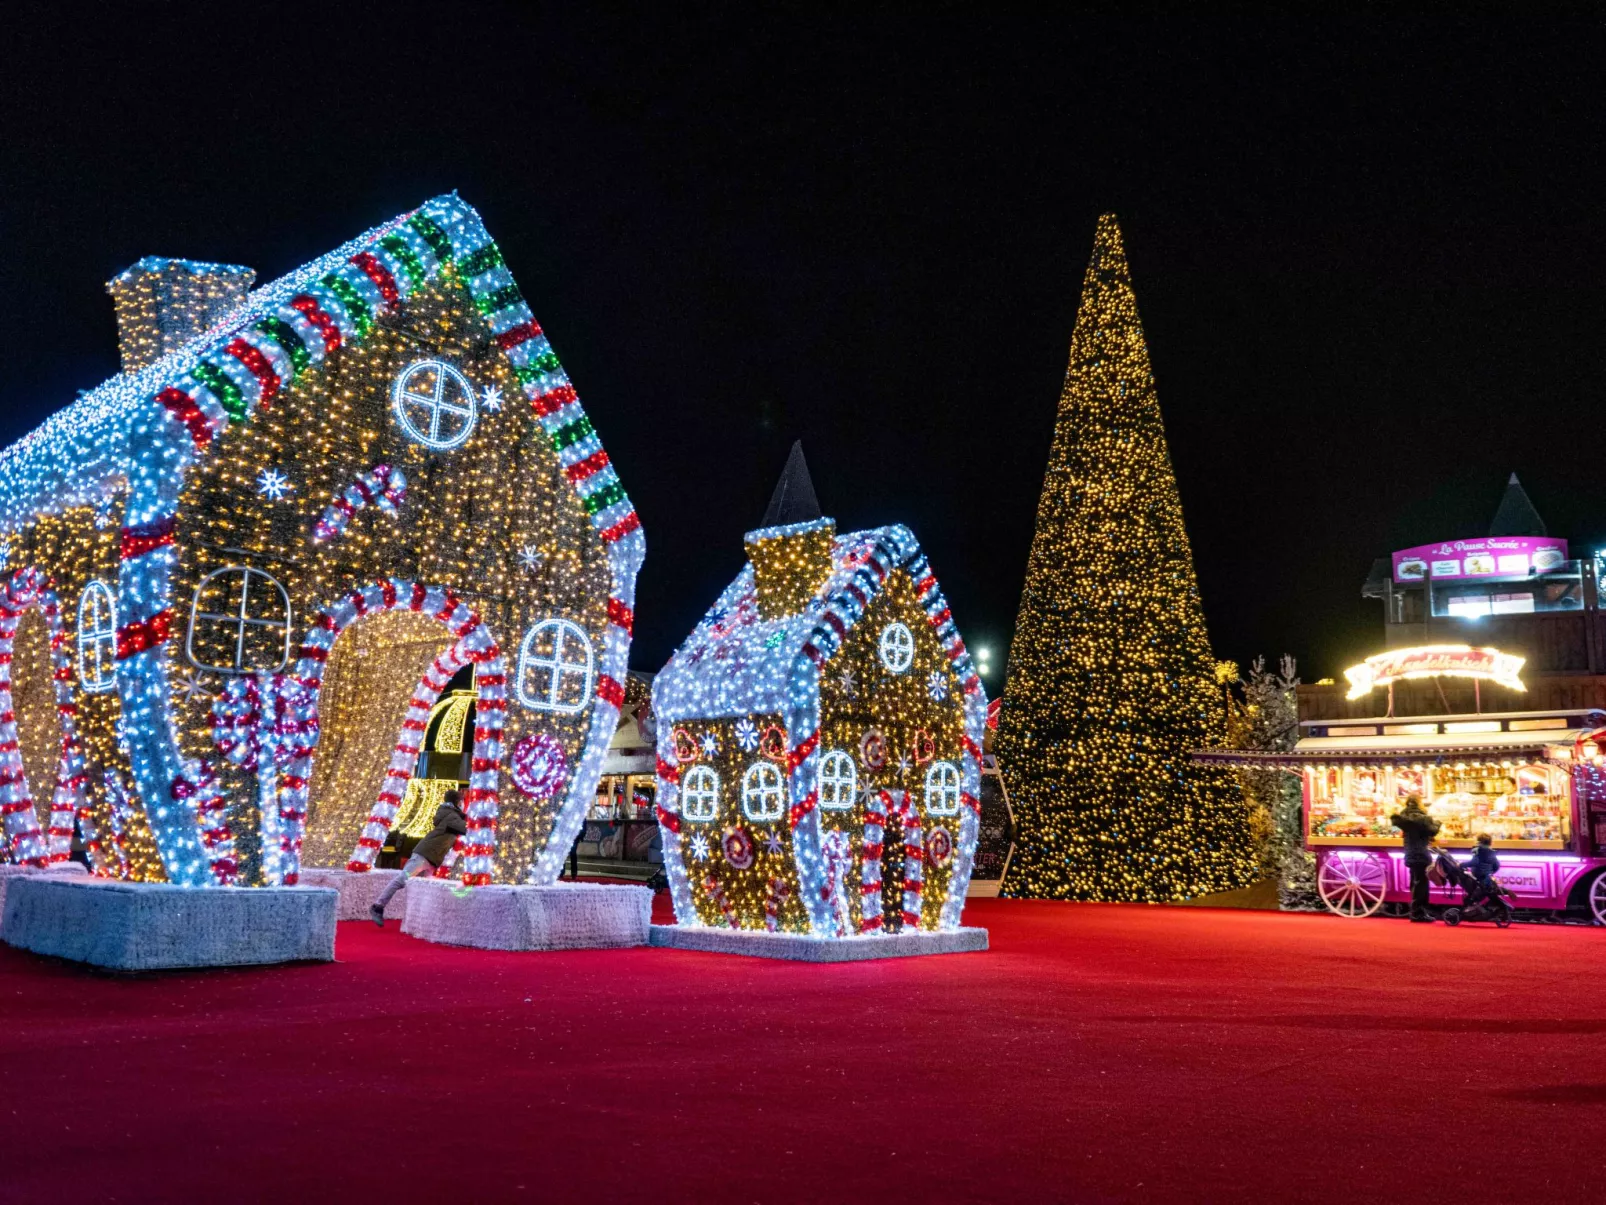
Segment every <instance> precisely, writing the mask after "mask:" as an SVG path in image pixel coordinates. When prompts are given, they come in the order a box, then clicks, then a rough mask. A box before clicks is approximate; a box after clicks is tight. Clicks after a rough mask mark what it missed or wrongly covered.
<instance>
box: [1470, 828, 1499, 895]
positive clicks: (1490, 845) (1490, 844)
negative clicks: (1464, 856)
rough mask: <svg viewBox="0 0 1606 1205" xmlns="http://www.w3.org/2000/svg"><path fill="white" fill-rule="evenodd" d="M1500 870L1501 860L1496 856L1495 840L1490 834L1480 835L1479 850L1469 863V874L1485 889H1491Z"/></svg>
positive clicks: (1476, 850) (1474, 852)
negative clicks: (1496, 872)
mask: <svg viewBox="0 0 1606 1205" xmlns="http://www.w3.org/2000/svg"><path fill="white" fill-rule="evenodd" d="M1499 869H1500V859H1499V858H1497V857H1495V856H1494V838H1493V837H1491V836H1489V834H1488V833H1479V834H1478V848H1477V849H1475V850H1473V851H1472V860H1471V861H1470V862H1468V863H1467V870H1468V872H1469V873H1470V874H1471V875H1472V877H1473V878H1475V879H1477V880H1478V882H1479V883H1481V884H1482V885H1483V886H1484V887H1490V886H1493V884H1494V874H1495V871H1497V870H1499Z"/></svg>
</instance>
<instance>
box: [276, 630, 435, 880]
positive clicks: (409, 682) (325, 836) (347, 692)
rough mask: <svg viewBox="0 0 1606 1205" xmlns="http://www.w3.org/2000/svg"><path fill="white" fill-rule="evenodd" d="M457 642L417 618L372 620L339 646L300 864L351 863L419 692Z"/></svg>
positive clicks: (332, 654)
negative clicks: (416, 690) (433, 665)
mask: <svg viewBox="0 0 1606 1205" xmlns="http://www.w3.org/2000/svg"><path fill="white" fill-rule="evenodd" d="M452 643H453V640H452V637H451V635H450V633H448V632H446V631H445V630H444V629H443V628H442V627H441V625H440V624H439V623H438V622H437V621H436V620H435V619H434V618H433V617H432V616H429V615H423V614H419V613H417V612H414V611H381V612H378V613H377V614H371V615H367V616H365V617H363V618H362V619H359V620H357V621H356V622H355V623H353V624H351V625H350V626H349V627H347V628H346V629H345V630H344V631H343V632H341V634H340V636H339V637H338V638H337V639H336V640H335V642H334V645H333V646H332V647H331V649H330V650H329V660H328V661H327V662H326V663H325V666H324V674H323V688H322V691H321V695H322V704H321V706H320V708H319V726H320V734H319V748H318V757H317V759H316V761H315V762H314V763H313V769H312V783H311V786H310V787H309V789H308V792H307V827H306V835H305V836H304V837H303V839H302V849H301V862H302V865H304V866H344V865H345V864H346V862H347V861H348V860H349V859H350V858H351V852H352V849H353V848H354V847H355V846H356V845H357V842H358V839H359V838H360V837H361V836H362V830H363V826H364V825H365V824H366V823H367V821H368V817H369V815H370V814H371V812H372V811H373V806H374V800H375V798H377V797H378V795H379V793H380V790H381V788H382V787H383V785H384V782H385V778H386V776H387V774H388V773H389V769H390V762H391V756H392V754H393V753H394V751H395V745H396V734H397V733H398V732H400V731H401V727H402V722H403V721H404V720H405V719H406V718H407V709H408V706H409V705H410V704H411V702H412V698H413V691H414V688H415V687H416V686H417V685H418V683H419V681H420V680H421V679H422V678H423V676H424V674H425V672H426V671H427V670H428V669H429V667H430V664H431V663H432V662H433V661H434V660H435V658H436V657H438V656H440V655H441V654H442V653H444V652H446V651H447V650H448V649H449V648H451V646H452Z"/></svg>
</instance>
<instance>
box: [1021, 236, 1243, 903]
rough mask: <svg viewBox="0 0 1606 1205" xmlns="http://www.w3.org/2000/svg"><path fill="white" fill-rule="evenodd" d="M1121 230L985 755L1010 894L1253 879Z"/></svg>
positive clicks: (1090, 306)
mask: <svg viewBox="0 0 1606 1205" xmlns="http://www.w3.org/2000/svg"><path fill="white" fill-rule="evenodd" d="M1215 665H1216V663H1215V659H1214V658H1213V657H1212V655H1211V651H1210V639H1209V636H1208V635H1207V633H1206V632H1205V622H1204V613H1203V609H1202V607H1201V605H1200V601H1199V587H1198V582H1197V580H1196V578H1195V576H1194V570H1193V554H1192V551H1191V550H1190V548H1189V546H1188V533H1187V530H1186V529H1185V528H1184V526H1183V522H1182V503H1181V500H1180V498H1179V497H1178V494H1177V483H1176V477H1175V475H1174V474H1173V473H1172V469H1171V456H1170V452H1169V451H1168V450H1167V447H1166V439H1165V428H1164V425H1163V424H1162V422H1161V419H1160V405H1159V401H1158V399H1157V398H1156V396H1155V390H1154V376H1153V374H1152V373H1151V372H1150V370H1149V353H1148V348H1147V346H1146V345H1145V343H1144V339H1143V327H1142V325H1141V323H1140V322H1139V320H1138V309H1137V300H1136V298H1135V297H1134V296H1133V293H1132V282H1131V278H1130V276H1129V274H1128V271H1127V263H1126V253H1125V251H1124V250H1123V249H1122V245H1121V231H1120V228H1119V227H1118V226H1117V225H1116V221H1115V215H1114V214H1105V215H1104V216H1103V217H1101V218H1100V219H1099V224H1098V233H1097V235H1096V236H1095V238H1094V242H1093V259H1092V262H1091V263H1090V264H1089V265H1088V269H1087V277H1086V279H1085V281H1084V282H1083V286H1082V303H1081V307H1080V309H1079V310H1078V313H1077V317H1076V331H1075V333H1074V334H1073V335H1072V337H1071V358H1070V367H1069V368H1068V370H1067V371H1066V375H1065V387H1064V391H1063V392H1062V394H1061V396H1060V405H1059V416H1058V419H1057V421H1056V423H1055V429H1054V444H1053V449H1052V451H1051V452H1050V454H1049V462H1048V473H1047V476H1046V477H1045V478H1044V481H1043V493H1042V497H1041V499H1040V500H1039V502H1038V507H1037V531H1036V534H1035V535H1034V536H1033V538H1032V550H1031V558H1030V561H1029V563H1028V565H1027V571H1026V588H1025V591H1024V593H1023V594H1022V596H1021V605H1020V613H1019V616H1018V617H1017V619H1016V624H1015V637H1014V642H1013V644H1012V645H1011V647H1010V657H1009V676H1008V680H1007V683H1006V686H1005V691H1004V703H1003V709H1002V713H1001V715H1000V719H999V726H998V737H997V742H996V746H995V748H996V752H997V755H998V760H999V764H1000V766H1001V768H1002V770H1003V773H1004V775H1005V777H1006V778H1007V779H1008V781H1009V791H1010V796H1011V798H1012V800H1013V801H1014V805H1015V813H1016V817H1017V819H1018V821H1019V825H1020V836H1019V838H1018V840H1017V848H1016V851H1015V854H1014V857H1013V859H1012V860H1011V863H1010V866H1009V872H1008V876H1007V878H1006V879H1005V882H1004V886H1003V893H1004V894H1005V895H1009V896H1015V897H1029V898H1059V899H1084V900H1150V901H1154V900H1173V899H1184V898H1187V897H1190V896H1195V895H1201V894H1204V893H1206V892H1211V891H1221V890H1225V889H1229V888H1233V887H1238V886H1241V885H1243V884H1244V883H1247V882H1249V881H1250V880H1251V879H1252V878H1253V877H1254V874H1255V868H1256V859H1255V854H1254V849H1253V846H1252V843H1251V840H1250V837H1249V831H1248V826H1247V823H1246V818H1247V813H1246V807H1245V803H1244V798H1243V792H1242V790H1241V788H1240V787H1239V786H1238V784H1237V783H1236V782H1235V780H1234V778H1233V776H1232V775H1231V773H1230V772H1229V771H1226V770H1223V769H1219V768H1216V767H1212V766H1203V765H1198V764H1195V763H1193V762H1192V761H1190V760H1189V757H1188V754H1189V751H1190V750H1192V749H1197V748H1200V747H1202V746H1206V745H1214V744H1220V743H1221V738H1222V736H1223V726H1224V721H1225V716H1224V711H1223V706H1222V695H1221V688H1220V686H1219V685H1218V684H1217V682H1216V673H1215Z"/></svg>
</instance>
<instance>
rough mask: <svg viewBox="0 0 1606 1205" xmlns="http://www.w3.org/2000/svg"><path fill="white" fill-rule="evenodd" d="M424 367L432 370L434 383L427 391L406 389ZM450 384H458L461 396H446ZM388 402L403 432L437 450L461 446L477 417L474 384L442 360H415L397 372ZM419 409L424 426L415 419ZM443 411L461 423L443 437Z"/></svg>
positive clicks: (477, 419) (414, 440)
mask: <svg viewBox="0 0 1606 1205" xmlns="http://www.w3.org/2000/svg"><path fill="white" fill-rule="evenodd" d="M425 369H429V370H431V371H433V372H434V374H435V381H434V384H433V386H432V387H431V388H430V389H428V390H427V391H426V390H421V389H409V388H408V383H409V382H411V381H412V380H413V379H414V378H415V377H417V376H418V375H419V373H421V372H423V371H424V370H425ZM449 385H455V386H457V389H458V390H459V391H461V397H462V399H463V400H461V401H459V400H456V399H455V398H452V397H450V396H449V395H450V394H451V393H452V392H453V391H451V390H450V389H449V388H448V387H449ZM390 405H391V410H392V411H393V412H394V413H395V415H396V421H397V422H398V423H399V424H401V429H402V434H404V435H406V436H407V438H408V439H410V440H412V441H413V442H414V443H416V444H422V445H423V446H424V447H426V448H429V449H431V450H433V451H436V452H450V451H451V450H452V449H453V448H460V447H462V446H463V444H465V443H466V442H468V437H469V436H470V435H472V434H474V424H475V423H476V422H478V421H479V409H478V403H477V401H476V399H475V395H474V386H473V384H472V383H471V382H470V381H469V379H468V377H466V376H464V375H463V370H462V369H460V368H458V367H457V366H456V365H455V364H448V363H446V361H444V360H414V361H413V362H412V363H411V364H409V365H408V366H407V367H406V368H404V369H402V370H401V371H400V372H399V373H397V374H396V383H395V384H394V385H393V386H392V387H391V390H390ZM419 412H423V413H425V414H427V415H428V424H427V429H426V428H424V427H420V426H419V424H418V422H417V421H415V418H416V415H417V414H418V413H419ZM443 415H452V416H455V418H456V419H457V420H458V421H459V422H461V423H462V426H461V427H460V428H458V429H455V430H454V432H453V433H452V434H451V435H449V436H447V437H445V438H442V437H441V423H442V416H443Z"/></svg>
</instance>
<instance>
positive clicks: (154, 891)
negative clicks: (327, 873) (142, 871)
mask: <svg viewBox="0 0 1606 1205" xmlns="http://www.w3.org/2000/svg"><path fill="white" fill-rule="evenodd" d="M337 900H338V897H337V896H336V895H335V893H334V892H333V891H330V890H329V889H328V888H323V887H174V886H172V885H171V884H169V883H124V882H120V881H118V880H115V879H96V878H89V877H80V876H74V875H60V874H48V875H24V876H19V877H16V878H13V879H12V881H11V885H10V889H9V890H8V891H7V892H6V910H5V921H4V927H3V929H0V934H3V936H4V939H5V941H6V943H7V944H8V945H13V946H17V947H18V948H20V949H24V950H32V951H34V953H36V954H51V955H54V956H55V957H57V958H70V959H72V960H73V961H74V962H87V963H90V964H91V965H93V966H99V967H109V968H111V969H112V970H118V971H153V970H163V969H167V968H170V967H218V966H254V965H261V964H265V963H274V962H297V961H302V960H312V961H318V962H331V961H333V960H334V956H335V904H336V903H337Z"/></svg>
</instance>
